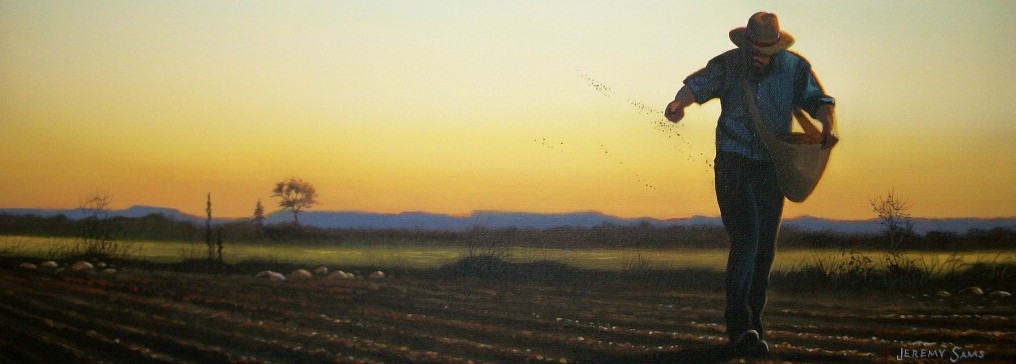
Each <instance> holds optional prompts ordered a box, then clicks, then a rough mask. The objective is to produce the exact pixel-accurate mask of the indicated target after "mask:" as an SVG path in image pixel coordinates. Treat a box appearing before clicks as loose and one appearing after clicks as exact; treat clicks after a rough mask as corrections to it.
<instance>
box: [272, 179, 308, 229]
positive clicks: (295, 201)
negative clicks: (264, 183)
mask: <svg viewBox="0 0 1016 364" xmlns="http://www.w3.org/2000/svg"><path fill="white" fill-rule="evenodd" d="M272 197H278V198H280V199H281V200H280V201H279V207H281V208H282V209H283V210H286V209H289V210H290V211H292V212H293V222H294V223H296V224H297V225H300V211H303V210H304V209H307V208H310V207H312V206H314V204H317V191H316V190H315V189H314V185H312V184H310V182H306V181H304V180H302V179H297V178H290V179H288V180H285V181H282V182H279V183H276V184H275V188H274V189H272Z"/></svg>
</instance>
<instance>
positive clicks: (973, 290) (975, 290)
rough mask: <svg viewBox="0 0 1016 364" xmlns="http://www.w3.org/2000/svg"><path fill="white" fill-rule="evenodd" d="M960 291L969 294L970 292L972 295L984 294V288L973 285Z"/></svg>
mask: <svg viewBox="0 0 1016 364" xmlns="http://www.w3.org/2000/svg"><path fill="white" fill-rule="evenodd" d="M960 293H969V294H972V295H975V296H980V295H983V294H984V290H983V289H981V287H976V286H975V287H967V288H964V289H962V290H960Z"/></svg>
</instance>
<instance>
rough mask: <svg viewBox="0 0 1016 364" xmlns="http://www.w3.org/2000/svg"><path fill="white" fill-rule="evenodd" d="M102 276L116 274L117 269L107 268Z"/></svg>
mask: <svg viewBox="0 0 1016 364" xmlns="http://www.w3.org/2000/svg"><path fill="white" fill-rule="evenodd" d="M102 274H116V269H113V268H106V269H103V270H102Z"/></svg>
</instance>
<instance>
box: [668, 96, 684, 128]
mask: <svg viewBox="0 0 1016 364" xmlns="http://www.w3.org/2000/svg"><path fill="white" fill-rule="evenodd" d="M663 116H665V117H667V120H670V121H671V122H673V123H676V122H678V121H681V119H683V118H684V105H682V104H681V102H680V101H678V100H674V101H671V102H670V104H667V108H666V110H664V111H663Z"/></svg>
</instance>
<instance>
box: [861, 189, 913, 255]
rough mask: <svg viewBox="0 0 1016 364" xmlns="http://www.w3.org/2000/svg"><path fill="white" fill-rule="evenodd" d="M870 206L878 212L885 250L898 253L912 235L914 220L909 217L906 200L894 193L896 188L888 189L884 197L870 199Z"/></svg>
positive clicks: (892, 253)
mask: <svg viewBox="0 0 1016 364" xmlns="http://www.w3.org/2000/svg"><path fill="white" fill-rule="evenodd" d="M869 202H871V208H872V210H874V211H875V213H876V214H878V223H879V225H882V227H883V228H884V230H883V233H884V234H885V235H884V238H885V247H886V250H887V251H888V252H889V254H891V255H899V254H900V250H901V249H902V247H903V242H904V241H905V240H906V239H907V238H909V237H911V236H913V235H914V222H913V221H912V220H911V218H910V213H909V212H908V210H909V209H910V206H908V205H907V201H906V200H903V199H900V197H899V196H897V195H896V190H895V189H891V190H889V194H888V195H886V196H885V197H882V196H878V197H876V198H873V199H871V200H870V201H869Z"/></svg>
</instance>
